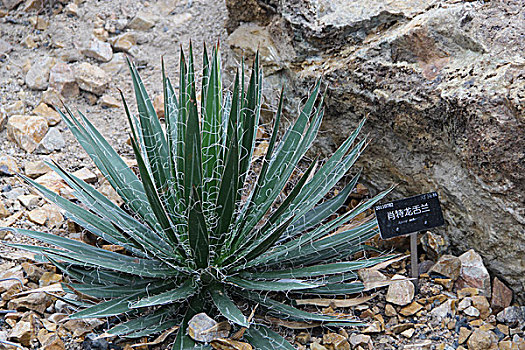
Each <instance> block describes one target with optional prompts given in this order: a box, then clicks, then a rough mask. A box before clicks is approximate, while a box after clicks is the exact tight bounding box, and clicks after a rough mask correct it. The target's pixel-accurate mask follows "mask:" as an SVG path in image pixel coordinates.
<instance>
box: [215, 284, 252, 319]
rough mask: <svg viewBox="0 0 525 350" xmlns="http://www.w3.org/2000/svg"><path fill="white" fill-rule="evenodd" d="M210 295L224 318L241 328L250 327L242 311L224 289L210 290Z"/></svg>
mask: <svg viewBox="0 0 525 350" xmlns="http://www.w3.org/2000/svg"><path fill="white" fill-rule="evenodd" d="M209 293H210V296H211V298H212V300H213V303H214V304H215V306H216V307H217V309H219V312H220V313H221V314H222V315H223V316H224V317H226V318H227V319H228V320H230V321H232V322H234V323H235V324H238V325H240V326H243V327H249V326H250V325H249V323H248V321H246V317H244V315H243V313H242V312H241V310H239V308H238V307H237V305H235V304H234V303H233V301H232V300H231V299H230V298H229V297H228V295H226V291H225V290H224V288H223V287H216V288H210V290H209Z"/></svg>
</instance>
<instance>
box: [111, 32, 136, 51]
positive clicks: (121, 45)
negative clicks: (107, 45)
mask: <svg viewBox="0 0 525 350" xmlns="http://www.w3.org/2000/svg"><path fill="white" fill-rule="evenodd" d="M136 44H137V38H136V37H135V34H133V33H132V32H127V33H123V34H120V35H118V36H116V37H115V38H113V39H112V40H111V46H113V48H114V49H115V50H116V51H125V52H128V51H129V50H131V48H132V47H133V46H134V45H136Z"/></svg>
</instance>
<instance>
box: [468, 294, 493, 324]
mask: <svg viewBox="0 0 525 350" xmlns="http://www.w3.org/2000/svg"><path fill="white" fill-rule="evenodd" d="M472 306H474V307H475V308H476V309H478V310H479V313H480V316H481V319H482V320H485V319H486V318H487V317H489V316H490V314H491V313H492V309H491V308H490V304H489V301H488V300H487V297H485V296H484V295H475V296H473V297H472Z"/></svg>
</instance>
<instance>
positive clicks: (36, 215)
mask: <svg viewBox="0 0 525 350" xmlns="http://www.w3.org/2000/svg"><path fill="white" fill-rule="evenodd" d="M27 218H28V219H29V221H31V222H34V223H35V224H37V225H44V224H45V223H46V220H47V213H46V211H45V210H44V209H42V208H36V209H33V210H31V211H30V212H28V213H27Z"/></svg>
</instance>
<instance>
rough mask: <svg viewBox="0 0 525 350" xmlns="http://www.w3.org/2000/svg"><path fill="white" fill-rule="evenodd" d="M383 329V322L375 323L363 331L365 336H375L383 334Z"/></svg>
mask: <svg viewBox="0 0 525 350" xmlns="http://www.w3.org/2000/svg"><path fill="white" fill-rule="evenodd" d="M381 331H382V327H381V322H379V321H374V322H372V323H371V324H370V326H368V327H366V328H365V329H363V330H362V331H361V333H363V334H373V333H381Z"/></svg>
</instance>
